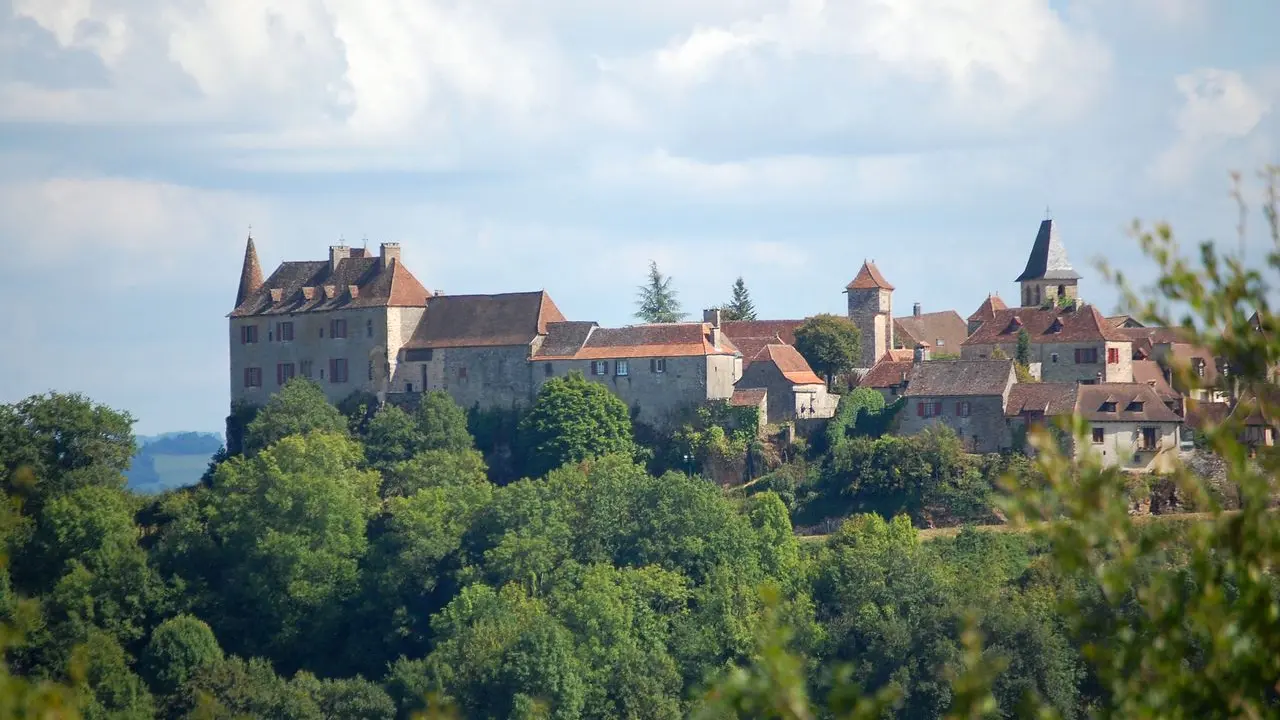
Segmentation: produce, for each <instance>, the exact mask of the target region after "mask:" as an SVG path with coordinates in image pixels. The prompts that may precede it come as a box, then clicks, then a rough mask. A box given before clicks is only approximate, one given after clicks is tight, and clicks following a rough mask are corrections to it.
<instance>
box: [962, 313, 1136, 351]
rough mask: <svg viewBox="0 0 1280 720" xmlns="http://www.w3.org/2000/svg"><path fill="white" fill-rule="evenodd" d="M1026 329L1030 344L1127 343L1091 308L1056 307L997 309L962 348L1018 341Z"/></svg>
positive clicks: (1125, 337)
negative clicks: (1019, 332)
mask: <svg viewBox="0 0 1280 720" xmlns="http://www.w3.org/2000/svg"><path fill="white" fill-rule="evenodd" d="M1021 328H1026V330H1027V333H1028V334H1029V335H1030V336H1031V342H1033V343H1066V342H1101V341H1103V340H1111V341H1115V342H1123V341H1126V340H1129V338H1128V337H1127V336H1126V335H1124V334H1123V333H1124V331H1122V330H1119V329H1117V328H1115V327H1112V325H1111V323H1109V322H1107V320H1106V318H1104V317H1102V313H1100V312H1098V309H1097V308H1095V307H1094V306H1092V305H1083V306H1080V307H1077V308H1076V309H1074V310H1067V309H1058V308H1049V309H1041V308H1014V309H1011V310H997V311H996V313H995V316H994V317H993V318H992V319H991V320H988V321H986V322H984V323H983V324H982V327H980V328H978V329H977V331H976V332H974V333H973V334H972V335H970V336H969V339H968V340H965V341H964V344H965V345H991V344H1009V343H1016V342H1017V341H1018V330H1019V329H1021Z"/></svg>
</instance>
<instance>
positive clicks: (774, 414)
mask: <svg viewBox="0 0 1280 720" xmlns="http://www.w3.org/2000/svg"><path fill="white" fill-rule="evenodd" d="M737 387H738V390H739V391H740V392H741V391H743V390H751V389H763V390H765V391H766V395H767V402H768V411H767V413H766V417H767V419H768V422H770V423H780V422H784V421H789V420H795V419H797V418H798V419H801V420H812V419H820V418H829V417H831V416H833V415H835V413H836V407H837V406H838V404H839V402H840V398H839V396H837V395H832V394H829V393H828V392H827V383H826V381H824V380H823V379H822V378H820V377H818V376H817V374H816V373H814V372H813V369H812V368H810V367H809V363H808V362H806V361H805V359H804V358H803V357H801V355H800V353H799V352H798V351H797V350H796V349H795V348H794V347H792V346H790V345H784V344H780V343H777V344H772V345H766V346H765V347H764V348H762V349H761V350H760V352H759V353H757V354H756V356H755V357H754V358H753V359H752V361H751V363H750V364H749V365H747V366H746V368H745V370H743V373H742V379H740V380H739V381H738V384H737Z"/></svg>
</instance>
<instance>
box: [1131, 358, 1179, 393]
mask: <svg viewBox="0 0 1280 720" xmlns="http://www.w3.org/2000/svg"><path fill="white" fill-rule="evenodd" d="M1133 381H1134V382H1136V383H1143V384H1145V385H1146V386H1147V387H1150V388H1151V389H1153V390H1155V391H1156V395H1159V396H1160V399H1161V400H1165V401H1168V400H1176V399H1178V398H1180V397H1182V396H1181V395H1179V394H1178V393H1177V392H1176V391H1175V390H1174V389H1173V388H1172V387H1171V386H1170V385H1169V381H1168V380H1165V379H1164V371H1163V370H1161V369H1160V364H1159V363H1157V362H1156V361H1155V360H1134V361H1133Z"/></svg>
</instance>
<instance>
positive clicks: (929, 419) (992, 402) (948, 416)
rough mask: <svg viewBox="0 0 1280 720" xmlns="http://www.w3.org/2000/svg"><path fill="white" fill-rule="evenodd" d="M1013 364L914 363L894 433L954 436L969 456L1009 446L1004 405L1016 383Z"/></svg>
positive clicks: (986, 362) (919, 358)
mask: <svg viewBox="0 0 1280 720" xmlns="http://www.w3.org/2000/svg"><path fill="white" fill-rule="evenodd" d="M1015 379H1016V378H1015V375H1014V370H1013V361H1012V360H932V361H928V362H923V361H922V358H921V357H920V355H919V354H918V355H917V358H916V360H915V361H913V364H912V368H911V374H910V375H909V376H908V378H907V387H906V390H905V391H904V392H903V395H904V396H905V397H906V398H907V405H906V407H905V408H904V409H903V411H902V413H901V414H900V415H899V423H900V424H899V431H900V432H901V433H902V434H904V435H914V434H916V433H918V432H921V431H922V430H924V429H926V428H928V427H932V426H935V425H940V424H942V425H947V426H949V427H950V428H951V429H952V430H954V431H955V433H956V435H957V436H959V438H960V440H961V442H962V443H963V444H964V446H965V447H966V448H967V449H968V450H969V451H970V452H979V453H987V452H997V451H999V450H1001V449H1003V448H1006V447H1008V446H1009V437H1008V435H1009V433H1008V424H1007V423H1006V422H1005V404H1006V401H1007V400H1008V398H1009V392H1010V390H1011V389H1012V388H1013V386H1014V383H1015Z"/></svg>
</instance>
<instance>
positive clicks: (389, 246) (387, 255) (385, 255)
mask: <svg viewBox="0 0 1280 720" xmlns="http://www.w3.org/2000/svg"><path fill="white" fill-rule="evenodd" d="M380 249H381V253H380V255H381V257H382V269H383V270H386V269H387V268H389V267H391V263H392V262H393V261H394V262H396V263H399V262H400V243H382V245H381V246H380Z"/></svg>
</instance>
